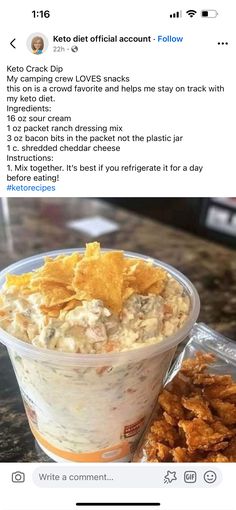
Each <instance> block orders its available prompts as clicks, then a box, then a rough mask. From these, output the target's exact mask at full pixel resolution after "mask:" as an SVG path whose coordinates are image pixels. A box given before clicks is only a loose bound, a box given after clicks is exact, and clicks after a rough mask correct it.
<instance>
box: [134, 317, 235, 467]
mask: <svg viewBox="0 0 236 510" xmlns="http://www.w3.org/2000/svg"><path fill="white" fill-rule="evenodd" d="M199 351H201V352H203V353H210V354H213V355H214V356H215V358H216V359H215V361H214V362H213V363H210V365H209V367H208V368H207V369H206V370H204V373H209V374H218V375H224V374H229V375H231V376H232V378H233V380H235V381H236V342H234V341H232V340H230V339H228V338H226V337H225V336H223V335H221V334H219V333H217V332H216V331H214V330H212V329H211V328H209V327H208V326H206V325H205V324H203V323H200V324H196V325H195V326H194V327H193V329H192V330H191V333H190V335H189V341H188V343H187V344H186V345H185V348H184V349H183V351H182V352H181V353H180V354H179V356H178V357H177V358H176V360H175V362H174V363H173V365H172V366H171V368H170V370H169V372H168V373H167V374H166V377H165V379H164V383H163V389H164V388H165V387H166V386H167V385H168V384H169V383H170V382H171V381H172V380H173V379H174V377H175V376H176V375H177V374H178V372H179V370H180V368H181V366H182V363H183V361H184V360H185V359H189V358H193V357H194V356H195V354H196V353H197V352H199ZM157 418H160V406H159V404H157V406H156V407H155V409H154V411H153V413H152V416H151V418H150V420H149V423H148V425H147V428H146V430H145V432H144V434H143V436H142V438H141V440H140V442H139V445H138V448H137V450H136V452H135V455H134V457H133V462H148V457H147V452H146V451H145V446H146V444H147V436H148V433H149V432H150V428H151V426H152V424H153V423H154V421H155V420H156V419H157ZM222 453H224V452H222Z"/></svg>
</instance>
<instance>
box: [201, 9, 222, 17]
mask: <svg viewBox="0 0 236 510" xmlns="http://www.w3.org/2000/svg"><path fill="white" fill-rule="evenodd" d="M201 16H202V18H216V16H218V12H217V11H216V10H215V9H210V10H208V11H201Z"/></svg>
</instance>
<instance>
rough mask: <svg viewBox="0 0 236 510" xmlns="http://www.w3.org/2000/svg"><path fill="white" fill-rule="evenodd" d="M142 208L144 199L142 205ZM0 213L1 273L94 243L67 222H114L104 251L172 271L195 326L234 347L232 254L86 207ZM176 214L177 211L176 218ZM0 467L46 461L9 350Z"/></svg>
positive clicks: (39, 202) (0, 413) (18, 202)
mask: <svg viewBox="0 0 236 510" xmlns="http://www.w3.org/2000/svg"><path fill="white" fill-rule="evenodd" d="M139 200H141V199H139ZM3 205H4V208H3V210H4V212H3V210H2V209H1V205H0V268H4V267H6V266H7V265H8V264H11V263H13V262H14V261H16V260H19V259H21V258H25V257H28V256H31V255H33V254H35V253H40V252H43V251H48V250H53V249H60V248H71V247H81V246H83V245H84V243H85V242H89V241H92V240H93V238H92V237H90V236H86V235H85V234H84V233H82V232H78V231H75V230H71V229H68V227H67V226H66V222H67V221H69V220H75V219H82V218H85V217H86V218H87V217H91V216H97V215H99V216H103V217H105V218H108V219H111V220H113V221H116V222H117V223H118V224H119V230H118V231H117V232H114V233H112V234H108V235H102V236H100V237H99V239H100V241H101V243H102V245H103V247H111V248H118V249H124V250H131V251H137V252H139V253H144V254H146V255H150V256H151V257H156V258H158V259H161V260H163V261H165V262H167V263H169V264H172V265H173V266H175V267H176V268H177V269H179V270H180V271H181V272H183V273H184V274H185V275H186V276H188V277H189V278H190V280H191V281H192V282H193V283H194V284H195V286H196V287H197V289H198V292H199V294H200V299H201V313H200V317H199V320H201V321H203V322H205V323H206V324H208V325H209V326H210V327H212V328H214V329H216V330H217V331H219V332H221V333H223V334H225V335H226V336H229V337H230V338H232V339H236V253H235V251H233V250H230V249H228V248H224V247H223V246H220V245H217V244H215V243H210V242H209V241H204V240H201V239H200V238H198V237H195V236H192V235H190V234H188V233H185V232H182V231H180V230H177V229H173V228H170V227H167V226H166V225H162V224H160V223H157V222H155V221H152V220H150V219H147V218H144V217H142V216H138V215H136V214H132V213H130V212H127V211H125V210H122V209H117V208H115V207H113V206H110V205H108V204H106V203H104V202H102V201H98V200H88V199H81V198H80V199H79V198H74V199H73V198H71V199H64V198H63V199H61V198H53V199H47V198H44V199H29V198H24V199H18V198H15V199H9V200H6V199H5V201H4V204H3ZM173 214H174V211H173ZM0 374H1V377H0V461H2V462H39V461H41V462H43V461H49V459H48V457H46V456H45V455H44V454H43V453H42V454H41V453H39V452H38V451H37V449H36V448H35V443H34V439H33V437H32V434H31V432H30V430H29V427H28V424H27V419H26V416H25V412H24V407H23V404H22V401H21V397H20V393H19V389H18V386H17V382H16V378H15V375H14V372H13V369H12V367H11V363H10V360H9V358H8V354H7V351H6V349H5V348H4V347H3V346H1V347H0Z"/></svg>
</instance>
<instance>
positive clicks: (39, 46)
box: [31, 35, 44, 55]
mask: <svg viewBox="0 0 236 510" xmlns="http://www.w3.org/2000/svg"><path fill="white" fill-rule="evenodd" d="M31 48H32V53H35V54H36V55H40V54H41V53H43V49H44V40H43V37H39V36H37V35H36V36H35V37H33V39H32V41H31Z"/></svg>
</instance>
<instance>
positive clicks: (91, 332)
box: [0, 275, 189, 353]
mask: <svg viewBox="0 0 236 510" xmlns="http://www.w3.org/2000/svg"><path fill="white" fill-rule="evenodd" d="M167 278H168V279H167V283H166V285H165V289H164V291H163V293H162V295H154V294H149V295H146V296H143V295H139V294H133V295H132V296H131V297H130V298H128V299H127V300H126V301H125V302H124V305H123V308H122V310H121V312H120V313H119V314H118V315H117V314H115V313H113V312H112V311H111V310H110V309H108V308H107V307H105V306H104V304H103V302H102V301H101V300H98V299H92V300H91V301H82V303H81V304H80V305H79V306H76V307H75V308H74V309H72V310H69V311H65V310H61V311H60V314H59V316H58V317H56V318H52V317H48V316H45V314H44V313H43V312H42V311H41V308H40V307H41V305H42V304H43V303H42V297H41V295H40V294H39V293H35V294H31V295H28V296H26V295H24V294H21V290H20V289H19V288H18V287H16V286H14V285H13V286H11V287H8V288H5V289H4V290H3V291H2V294H1V299H2V304H1V306H0V325H1V327H2V328H3V329H5V330H6V331H8V333H10V334H12V335H14V336H15V337H17V338H19V339H21V340H24V341H25V342H29V343H32V344H33V345H35V346H36V347H41V348H45V349H55V350H57V351H64V352H77V353H101V352H110V351H119V352H120V351H126V350H131V349H136V348H140V347H144V346H145V345H149V344H154V343H157V342H160V341H162V340H163V339H164V338H166V337H168V336H170V335H172V334H173V333H175V332H176V331H177V330H178V329H179V328H180V327H181V326H182V325H183V323H184V322H185V320H186V318H187V316H188V313H189V298H188V296H187V295H186V293H185V291H184V289H183V287H182V285H181V284H180V283H179V282H177V281H176V280H175V279H174V278H173V277H171V276H170V275H168V277H167Z"/></svg>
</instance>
